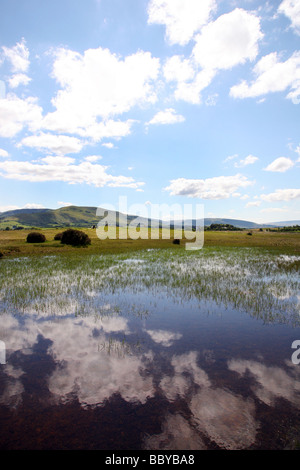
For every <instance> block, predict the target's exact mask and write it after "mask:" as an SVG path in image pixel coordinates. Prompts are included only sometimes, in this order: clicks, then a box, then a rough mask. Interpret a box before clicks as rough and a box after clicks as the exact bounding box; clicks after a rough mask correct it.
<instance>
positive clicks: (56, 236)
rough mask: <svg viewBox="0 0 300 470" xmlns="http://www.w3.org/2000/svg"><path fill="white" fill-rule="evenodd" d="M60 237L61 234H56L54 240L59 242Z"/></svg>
mask: <svg viewBox="0 0 300 470" xmlns="http://www.w3.org/2000/svg"><path fill="white" fill-rule="evenodd" d="M61 237H62V232H61V233H57V234H56V235H54V240H61Z"/></svg>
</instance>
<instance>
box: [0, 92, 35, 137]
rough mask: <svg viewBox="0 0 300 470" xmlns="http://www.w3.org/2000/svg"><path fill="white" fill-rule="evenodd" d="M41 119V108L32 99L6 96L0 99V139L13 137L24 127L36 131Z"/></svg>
mask: <svg viewBox="0 0 300 470" xmlns="http://www.w3.org/2000/svg"><path fill="white" fill-rule="evenodd" d="M41 119H42V108H41V107H40V106H38V105H37V100H36V99H35V98H33V97H29V98H26V99H21V98H18V97H17V96H16V95H15V94H12V93H10V94H8V95H7V97H6V98H4V99H0V137H14V136H15V135H16V134H17V133H18V132H20V131H21V130H22V129H23V128H24V127H28V128H29V129H30V130H36V128H38V127H39V123H40V122H41Z"/></svg>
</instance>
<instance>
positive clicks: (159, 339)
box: [145, 330, 182, 348]
mask: <svg viewBox="0 0 300 470" xmlns="http://www.w3.org/2000/svg"><path fill="white" fill-rule="evenodd" d="M145 331H146V332H147V333H148V335H149V336H150V337H151V339H152V340H153V341H154V342H155V343H159V344H161V345H162V346H165V347H166V348H168V347H169V346H172V344H173V343H174V341H176V340H178V339H180V338H181V337H182V334H181V333H173V332H172V331H166V330H145Z"/></svg>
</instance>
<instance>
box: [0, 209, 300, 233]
mask: <svg viewBox="0 0 300 470" xmlns="http://www.w3.org/2000/svg"><path fill="white" fill-rule="evenodd" d="M97 209H98V208H97V207H94V206H64V207H60V208H58V209H49V208H44V209H40V208H39V209H28V208H26V209H14V210H10V211H6V212H2V213H0V227H1V228H5V225H6V226H8V227H10V228H17V227H20V226H23V227H25V228H31V227H41V228H51V227H57V228H58V227H65V226H73V227H74V226H77V227H90V226H94V225H97V224H98V223H99V221H100V220H101V219H100V216H97V214H96V212H97ZM101 209H102V211H103V213H107V216H106V219H105V221H107V222H108V224H110V223H114V221H115V220H117V221H118V224H119V225H120V226H125V224H126V214H123V213H121V212H118V211H111V210H108V209H105V208H101ZM136 217H137V216H136V215H127V220H128V222H131V221H132V220H134V219H135V218H136ZM140 220H141V223H142V225H148V224H149V223H150V219H148V218H143V217H141V219H140ZM152 222H153V224H154V225H153V226H157V225H158V224H160V225H166V226H168V225H169V224H171V225H174V226H175V227H179V226H180V225H182V221H181V220H171V221H170V222H168V221H161V220H160V221H159V220H153V221H152ZM195 223H196V221H195V220H191V219H190V220H186V221H185V227H186V228H188V227H189V225H190V226H192V225H195ZM211 224H230V225H234V226H235V227H238V228H249V229H250V228H253V229H254V228H268V227H269V228H272V227H282V226H291V225H300V221H299V220H292V221H280V222H270V223H263V224H258V223H256V222H252V221H248V220H240V219H227V218H219V217H211V218H205V219H204V225H205V226H209V225H211Z"/></svg>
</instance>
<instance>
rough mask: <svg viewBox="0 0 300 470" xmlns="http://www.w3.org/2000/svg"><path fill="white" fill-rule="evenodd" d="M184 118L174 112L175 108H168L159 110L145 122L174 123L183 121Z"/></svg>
mask: <svg viewBox="0 0 300 470" xmlns="http://www.w3.org/2000/svg"><path fill="white" fill-rule="evenodd" d="M184 121H185V118H184V116H182V115H181V114H176V111H175V109H173V108H168V109H165V110H164V111H159V112H158V113H157V114H155V116H153V118H152V119H151V120H150V121H149V122H147V124H176V123H178V122H184Z"/></svg>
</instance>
